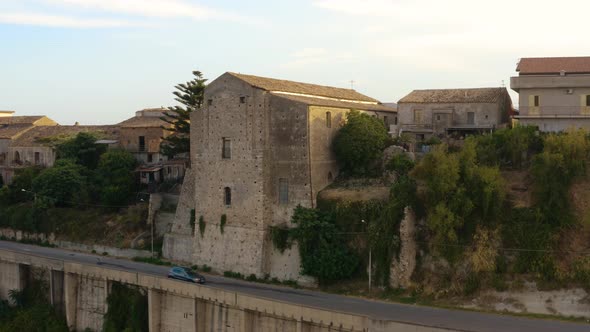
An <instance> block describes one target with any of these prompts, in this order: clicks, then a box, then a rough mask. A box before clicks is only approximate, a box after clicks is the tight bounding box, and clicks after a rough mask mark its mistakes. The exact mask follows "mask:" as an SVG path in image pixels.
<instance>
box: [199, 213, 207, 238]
mask: <svg viewBox="0 0 590 332" xmlns="http://www.w3.org/2000/svg"><path fill="white" fill-rule="evenodd" d="M205 226H206V224H205V217H203V216H200V217H199V234H201V237H203V235H205Z"/></svg>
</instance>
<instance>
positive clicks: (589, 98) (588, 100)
mask: <svg viewBox="0 0 590 332" xmlns="http://www.w3.org/2000/svg"><path fill="white" fill-rule="evenodd" d="M586 106H590V95H586Z"/></svg>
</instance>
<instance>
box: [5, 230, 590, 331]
mask: <svg viewBox="0 0 590 332" xmlns="http://www.w3.org/2000/svg"><path fill="white" fill-rule="evenodd" d="M0 249H6V250H11V251H16V252H21V253H27V254H31V255H36V256H42V257H47V258H53V259H58V260H64V261H70V262H77V263H86V264H93V265H94V264H97V265H101V266H103V267H105V268H112V269H118V270H125V271H132V272H141V273H145V274H151V275H158V276H165V275H166V273H167V272H168V267H163V266H157V265H150V264H143V263H138V262H133V261H128V260H123V259H116V258H110V257H104V256H98V255H90V254H83V253H78V252H72V251H68V250H62V249H55V248H45V247H38V246H32V245H26V244H21V243H16V242H6V241H0ZM202 287H212V288H221V289H224V290H230V291H237V292H242V293H246V294H251V295H255V296H257V297H264V298H269V299H273V300H278V301H282V302H289V303H293V304H302V305H305V306H308V307H317V308H325V309H330V310H336V311H340V312H349V313H354V314H361V315H365V316H369V317H373V318H378V319H385V320H393V321H398V322H407V323H412V324H419V325H426V326H436V327H443V328H450V329H454V330H460V331H470V332H471V331H474V332H475V331H477V332H492V331H493V332H496V331H503V332H512V331H514V332H517V331H518V332H548V331H559V332H570V331H571V332H578V331H588V332H590V324H576V323H566V322H558V321H551V320H537V319H529V318H521V317H513V316H503V315H494V314H485V313H478V312H469V311H462V310H449V309H439V308H431V307H422V306H415V305H405V304H397V303H384V302H378V301H370V300H364V299H359V298H354V297H346V296H340V295H334V294H327V293H322V292H318V291H310V290H302V289H291V288H286V287H279V286H273V285H265V284H258V283H250V282H246V281H241V280H235V279H231V278H224V277H219V276H208V277H207V284H206V285H204V286H202Z"/></svg>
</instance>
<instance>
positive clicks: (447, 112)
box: [392, 88, 512, 141]
mask: <svg viewBox="0 0 590 332" xmlns="http://www.w3.org/2000/svg"><path fill="white" fill-rule="evenodd" d="M397 109H398V113H399V117H398V118H399V119H398V120H399V121H398V125H397V126H394V127H393V128H392V132H393V133H395V134H397V135H401V134H402V133H407V134H410V135H411V136H412V137H413V138H415V139H416V140H417V141H422V140H424V139H427V138H429V137H431V136H433V135H436V136H444V135H447V134H450V133H453V132H459V133H477V132H489V131H492V130H494V129H496V128H501V127H504V126H507V125H508V123H509V120H510V114H511V112H512V100H511V99H510V95H509V94H508V91H507V90H506V88H476V89H437V90H414V91H412V92H411V93H410V94H408V95H407V96H405V97H403V98H402V99H400V100H399V102H398V104H397Z"/></svg>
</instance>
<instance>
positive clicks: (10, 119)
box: [0, 115, 45, 124]
mask: <svg viewBox="0 0 590 332" xmlns="http://www.w3.org/2000/svg"><path fill="white" fill-rule="evenodd" d="M44 117H45V116H44V115H28V116H3V117H0V124H34V123H35V122H37V121H39V120H41V119H43V118H44Z"/></svg>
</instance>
